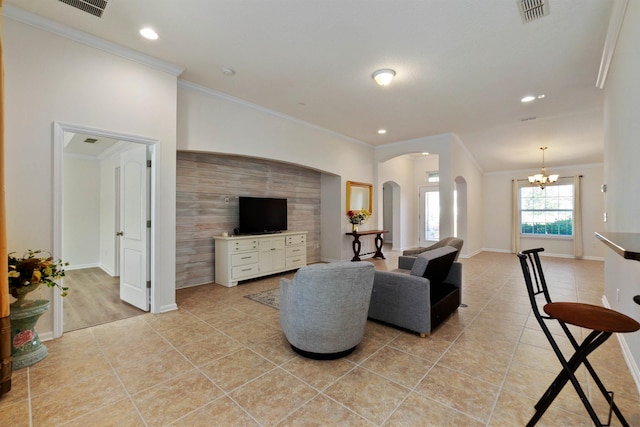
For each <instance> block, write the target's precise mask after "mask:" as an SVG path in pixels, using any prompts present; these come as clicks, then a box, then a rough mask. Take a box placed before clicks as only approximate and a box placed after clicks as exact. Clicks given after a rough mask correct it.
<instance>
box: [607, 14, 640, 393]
mask: <svg viewBox="0 0 640 427" xmlns="http://www.w3.org/2000/svg"><path fill="white" fill-rule="evenodd" d="M638 40H640V2H637V1H630V2H629V3H628V5H627V10H626V15H625V17H624V22H623V25H622V30H621V32H620V35H619V38H618V44H617V46H616V51H615V54H614V57H613V62H612V64H611V67H610V69H609V74H608V77H607V81H606V85H605V88H604V89H605V147H604V148H605V151H604V160H605V163H604V164H605V166H604V171H605V172H604V183H606V184H607V192H606V193H604V196H605V204H604V206H605V209H606V212H607V215H608V222H607V223H606V224H604V226H605V230H606V231H611V232H632V233H640V197H638V182H640V168H639V167H638V160H639V159H640V81H639V80H638V76H640V43H638ZM606 251H607V252H606V259H605V296H606V301H607V302H608V304H609V305H610V306H611V307H612V308H613V309H615V310H618V311H621V312H623V313H625V314H627V315H628V316H631V317H633V318H634V319H636V320H639V321H640V305H637V304H635V303H634V302H633V301H632V298H633V296H634V295H640V262H638V261H630V260H624V259H623V258H622V257H620V256H619V255H618V254H616V253H614V252H613V251H612V250H611V249H606ZM618 289H619V300H618V298H617V296H618ZM624 340H625V342H626V343H627V345H628V348H629V350H630V353H631V356H632V357H633V359H634V361H635V371H634V372H635V376H636V384H637V385H638V388H639V389H640V332H635V333H633V334H624Z"/></svg>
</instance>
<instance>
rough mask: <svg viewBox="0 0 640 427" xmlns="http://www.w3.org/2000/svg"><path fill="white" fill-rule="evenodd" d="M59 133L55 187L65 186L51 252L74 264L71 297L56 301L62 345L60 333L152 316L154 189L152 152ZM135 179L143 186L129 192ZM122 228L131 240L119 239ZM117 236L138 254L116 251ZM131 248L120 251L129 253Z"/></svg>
mask: <svg viewBox="0 0 640 427" xmlns="http://www.w3.org/2000/svg"><path fill="white" fill-rule="evenodd" d="M55 128H56V130H57V131H59V132H56V133H55V136H54V143H55V144H56V150H55V152H56V153H57V154H58V156H57V157H58V158H57V159H54V160H55V161H54V163H55V166H54V171H55V172H54V176H55V178H57V179H55V178H54V179H55V181H56V183H58V182H59V183H60V185H54V190H58V191H56V192H55V193H56V194H54V201H55V202H56V203H55V204H56V205H58V207H59V208H58V209H56V212H57V213H58V216H57V218H54V219H55V224H54V247H55V250H56V253H57V254H59V255H60V257H61V258H62V259H64V260H65V261H68V262H69V263H70V266H69V267H67V275H66V277H65V286H68V287H69V288H70V292H69V295H68V296H67V297H65V298H64V299H62V298H61V297H60V296H59V295H55V296H54V301H53V302H54V304H53V305H54V325H53V326H54V336H56V337H57V336H60V335H61V334H62V332H63V331H64V332H68V331H70V330H74V329H79V328H83V327H88V326H93V325H96V324H100V323H106V322H110V321H115V320H120V319H123V318H127V317H132V316H135V315H139V314H143V313H145V312H147V311H149V308H150V291H151V284H152V278H151V264H152V260H153V257H152V256H150V255H151V252H152V251H151V235H152V233H151V226H152V225H153V221H152V220H151V219H152V216H153V212H152V209H151V197H152V192H153V189H152V186H151V185H150V182H151V177H152V175H153V171H152V166H153V165H154V163H155V162H154V161H153V160H154V158H155V145H154V143H153V142H152V141H150V140H146V139H142V138H138V137H130V136H127V135H120V134H114V133H111V132H104V131H97V130H92V129H85V128H77V127H73V126H55ZM130 153H135V154H134V157H135V162H131V161H130V156H131V154H130ZM54 157H55V156H54ZM123 175H124V176H126V178H125V177H123ZM130 177H134V178H135V180H137V182H139V185H135V184H134V185H131V179H130ZM135 180H134V183H135ZM127 182H128V183H129V184H126V183H127ZM131 206H133V208H131ZM123 212H124V213H123ZM119 223H120V225H121V226H120V227H119V226H118V224H119ZM125 227H126V228H127V233H119V232H121V231H122V230H124V228H125ZM117 234H120V235H122V234H126V235H127V236H128V237H134V239H129V240H132V241H134V243H135V245H137V246H136V247H134V248H133V250H130V251H129V252H125V251H124V250H122V249H119V248H118V246H119V245H120V244H121V243H122V240H124V239H123V238H122V237H119V236H117ZM130 243H131V242H129V243H128V244H124V243H123V244H122V247H124V248H127V247H130ZM140 246H142V247H140ZM123 260H124V261H123ZM131 260H134V261H135V263H134V264H131ZM127 263H128V264H127ZM123 265H126V266H127V267H123ZM131 265H133V267H131ZM123 281H124V282H125V286H123V284H122V282H123ZM132 285H135V286H133V287H132ZM123 289H124V291H123ZM132 289H133V291H135V293H136V294H139V298H138V300H142V303H141V305H140V304H139V303H138V302H136V301H131V295H130V294H131V291H132ZM57 300H58V301H57ZM123 300H126V301H127V302H124V301H123ZM132 304H133V305H132ZM134 305H138V306H141V309H139V308H135V307H134ZM67 323H68V325H67Z"/></svg>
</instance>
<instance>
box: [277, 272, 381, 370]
mask: <svg viewBox="0 0 640 427" xmlns="http://www.w3.org/2000/svg"><path fill="white" fill-rule="evenodd" d="M374 270H375V268H374V266H373V264H371V263H370V262H365V261H359V262H351V261H343V262H334V263H329V264H312V265H308V266H306V267H302V268H300V269H299V270H298V271H297V272H296V274H295V276H294V277H293V280H288V279H286V278H283V279H281V280H280V324H281V325H282V330H283V331H284V334H285V336H286V337H287V340H288V341H289V344H291V347H292V348H293V350H294V351H296V352H297V353H299V354H301V355H303V356H305V357H309V358H313V359H336V358H338V357H343V356H346V355H347V354H349V353H351V352H352V351H353V350H354V349H355V348H356V346H357V345H358V344H359V343H360V342H361V341H362V337H363V336H364V328H365V325H366V323H367V313H368V310H369V301H370V299H371V291H372V287H373V276H374Z"/></svg>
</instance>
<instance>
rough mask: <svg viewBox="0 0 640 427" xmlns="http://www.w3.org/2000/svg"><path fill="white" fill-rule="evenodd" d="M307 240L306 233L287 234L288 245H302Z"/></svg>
mask: <svg viewBox="0 0 640 427" xmlns="http://www.w3.org/2000/svg"><path fill="white" fill-rule="evenodd" d="M306 242H307V235H306V234H296V235H294V236H287V246H291V245H301V244H303V243H306Z"/></svg>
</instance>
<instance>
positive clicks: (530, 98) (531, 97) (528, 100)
mask: <svg viewBox="0 0 640 427" xmlns="http://www.w3.org/2000/svg"><path fill="white" fill-rule="evenodd" d="M534 99H536V97H535V96H533V95H527V96H525V97H524V98H522V99H521V100H520V102H531V101H533V100H534Z"/></svg>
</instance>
